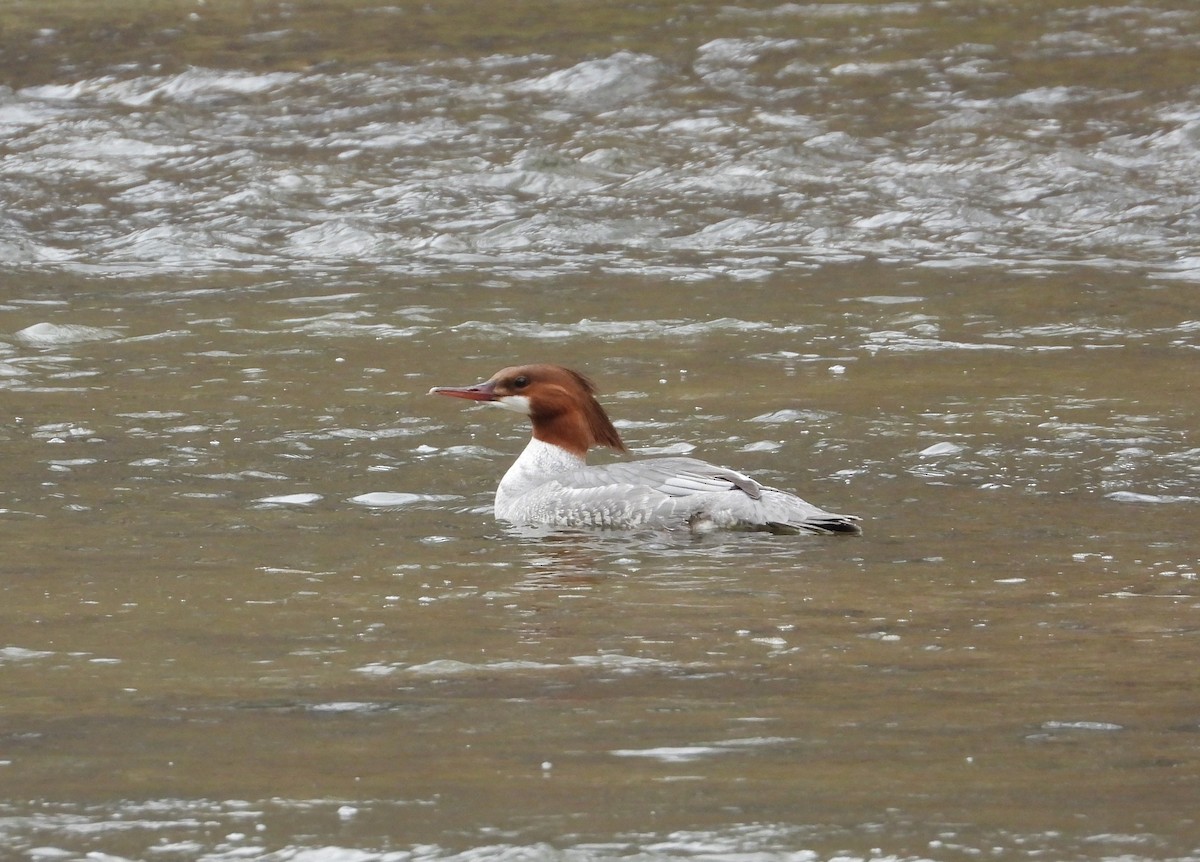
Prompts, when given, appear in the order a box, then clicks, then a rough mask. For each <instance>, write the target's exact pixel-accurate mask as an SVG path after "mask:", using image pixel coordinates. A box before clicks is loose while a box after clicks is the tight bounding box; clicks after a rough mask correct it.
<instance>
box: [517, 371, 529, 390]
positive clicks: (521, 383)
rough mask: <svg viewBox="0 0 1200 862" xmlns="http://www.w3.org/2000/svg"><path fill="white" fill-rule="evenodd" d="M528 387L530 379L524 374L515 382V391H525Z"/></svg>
mask: <svg viewBox="0 0 1200 862" xmlns="http://www.w3.org/2000/svg"><path fill="white" fill-rule="evenodd" d="M528 385H529V378H528V377H526V376H525V375H524V374H522V375H521V376H520V377H518V378H517V379H516V380H514V381H513V389H524V388H525V387H526V386H528Z"/></svg>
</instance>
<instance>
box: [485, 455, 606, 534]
mask: <svg viewBox="0 0 1200 862" xmlns="http://www.w3.org/2000/svg"><path fill="white" fill-rule="evenodd" d="M586 466H587V461H585V460H584V459H583V458H581V457H580V456H578V455H576V454H574V453H572V452H568V451H567V450H566V449H563V448H562V447H561V446H555V445H554V444H553V443H546V442H543V441H541V440H538V439H537V438H536V437H534V438H533V439H531V440H530V441H529V445H528V446H526V447H525V451H523V452H522V453H521V455H520V457H518V458H517V460H516V461H514V462H513V465H512V466H511V467H509V468H508V472H507V473H505V474H504V478H503V479H501V480H500V486H499V487H498V488H496V517H497V518H503V517H505V514H506V512H508V511H509V510H510V509H511V507H512V505H513V503H514V502H515V501H516V500H517V499H518V498H519V497H520V496H521V495H522V494H524V493H526V492H528V491H531V490H532V489H534V488H536V487H538V486H539V485H541V484H543V483H545V482H546V481H547V480H549V479H550V478H551V477H552V476H556V475H558V474H559V473H566V472H568V471H570V470H578V469H579V468H580V467H586Z"/></svg>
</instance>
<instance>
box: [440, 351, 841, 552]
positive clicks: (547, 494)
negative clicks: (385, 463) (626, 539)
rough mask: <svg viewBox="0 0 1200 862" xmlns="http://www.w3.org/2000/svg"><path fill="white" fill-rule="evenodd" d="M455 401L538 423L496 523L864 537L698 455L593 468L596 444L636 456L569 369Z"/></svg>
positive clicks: (474, 390)
mask: <svg viewBox="0 0 1200 862" xmlns="http://www.w3.org/2000/svg"><path fill="white" fill-rule="evenodd" d="M429 393H430V394H431V395H448V396H450V397H452V398H465V399H468V400H470V401H480V402H484V403H487V404H493V405H495V406H497V407H503V408H504V409H506V410H512V411H515V412H517V413H521V414H524V415H525V416H528V417H529V419H530V421H531V422H532V423H533V437H532V438H531V439H530V441H529V444H528V445H527V446H526V447H525V450H524V451H523V452H522V453H521V455H520V456H519V457H518V458H517V460H516V461H515V462H514V463H513V465H512V466H511V467H509V469H508V472H507V473H505V474H504V478H502V479H501V480H500V485H499V487H498V488H497V489H496V518H498V519H499V520H502V521H508V522H511V523H513V524H521V525H543V526H550V527H572V528H575V527H608V528H618V529H637V528H666V529H685V528H686V529H691V530H693V531H696V532H705V531H707V530H711V529H718V528H729V529H743V530H765V531H770V532H775V533H861V532H862V529H861V528H860V527H859V526H858V521H859V520H860V519H859V518H858V517H856V516H854V515H838V514H834V513H832V512H826V511H825V510H823V509H820V508H818V507H816V506H814V505H812V504H811V503H807V502H805V501H804V500H801V499H800V498H799V497H797V496H796V495H794V494H790V493H788V492H787V491H780V490H778V489H776V488H769V487H767V486H765V485H762V484H759V483H758V482H756V481H755V480H754V479H751V478H750V477H749V476H746V475H744V474H742V473H739V472H737V471H736V470H730V469H728V468H726V467H717V466H714V465H712V464H708V463H705V462H704V461H700V460H698V459H696V458H674V457H671V458H648V459H644V460H637V461H625V462H618V463H613V464H604V465H596V466H588V464H587V460H586V459H587V453H588V450H589V449H591V448H592V447H593V446H607V447H608V448H610V449H614V450H616V451H617V452H627V451H628V449H626V447H625V443H624V442H623V441H622V440H621V435H620V434H618V433H617V429H616V428H614V427H613V424H612V421H611V420H610V419H609V418H608V414H606V413H605V412H604V408H603V407H601V406H600V402H598V401H597V400H596V386H595V384H593V383H592V381H591V380H590V379H589V378H588V377H586V376H585V375H583V374H581V373H579V372H578V371H572V370H571V369H569V368H564V367H562V366H561V365H547V364H538V365H518V366H514V367H511V368H503V369H501V370H500V371H497V372H496V373H495V374H493V375H492V376H491V377H490V378H489V379H488V380H486V381H484V382H483V383H477V384H475V385H474V386H435V387H433V388H432V389H430V390H429Z"/></svg>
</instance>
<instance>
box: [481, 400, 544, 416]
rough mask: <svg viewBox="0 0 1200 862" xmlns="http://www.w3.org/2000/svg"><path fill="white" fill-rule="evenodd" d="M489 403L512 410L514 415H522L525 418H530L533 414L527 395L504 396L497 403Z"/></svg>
mask: <svg viewBox="0 0 1200 862" xmlns="http://www.w3.org/2000/svg"><path fill="white" fill-rule="evenodd" d="M488 403H489V404H495V405H496V406H497V407H501V408H503V409H505V410H511V411H512V412H513V413H520V414H521V415H523V416H528V415H530V414H531V413H532V412H533V410H532V408H531V407H530V404H529V397H528V396H527V395H503V396H501V397H500V398H497V399H496V400H495V401H489V402H488Z"/></svg>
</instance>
